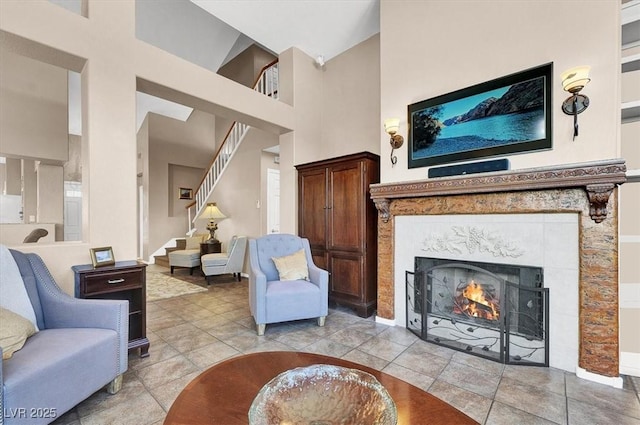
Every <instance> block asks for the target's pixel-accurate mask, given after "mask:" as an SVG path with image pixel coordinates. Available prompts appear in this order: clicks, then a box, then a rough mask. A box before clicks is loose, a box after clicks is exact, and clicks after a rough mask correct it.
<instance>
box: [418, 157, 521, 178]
mask: <svg viewBox="0 0 640 425" xmlns="http://www.w3.org/2000/svg"><path fill="white" fill-rule="evenodd" d="M508 169H509V160H508V159H506V158H503V159H492V160H489V161H479V162H469V163H467V164H459V165H446V166H444V167H433V168H429V172H428V176H429V178H432V177H448V176H459V175H464V174H476V173H488V172H491V171H504V170H508Z"/></svg>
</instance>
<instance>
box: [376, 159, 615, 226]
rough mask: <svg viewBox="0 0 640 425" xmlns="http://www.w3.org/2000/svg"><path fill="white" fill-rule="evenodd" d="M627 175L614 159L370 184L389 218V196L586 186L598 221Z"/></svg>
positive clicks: (382, 214) (384, 216)
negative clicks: (615, 189)
mask: <svg viewBox="0 0 640 425" xmlns="http://www.w3.org/2000/svg"><path fill="white" fill-rule="evenodd" d="M626 179H627V178H626V166H625V163H624V160H622V159H612V160H606V161H597V162H585V163H579V164H568V165H561V166H553V167H542V168H529V169H523V170H510V171H501V172H495V173H483V174H478V175H462V176H454V177H442V178H435V179H430V180H421V181H412V182H405V183H385V184H374V185H371V198H372V199H373V201H374V202H375V204H376V208H378V211H379V214H380V218H381V219H382V221H385V222H386V221H387V220H389V200H390V199H397V198H416V197H431V196H446V195H463V194H472V193H495V192H517V191H524V190H527V191H530V190H543V189H558V188H574V187H583V188H584V189H585V190H586V193H587V196H588V198H589V202H590V211H589V215H590V216H591V218H592V219H593V220H594V221H595V222H596V223H599V222H601V221H602V220H604V219H605V218H606V216H607V203H608V201H609V196H610V195H611V192H612V191H613V189H614V187H615V186H616V185H619V184H622V183H624V182H625V181H626Z"/></svg>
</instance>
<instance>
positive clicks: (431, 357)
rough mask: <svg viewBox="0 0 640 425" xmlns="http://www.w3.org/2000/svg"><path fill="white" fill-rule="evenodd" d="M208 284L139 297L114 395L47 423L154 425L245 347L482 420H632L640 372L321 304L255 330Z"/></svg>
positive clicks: (236, 299) (243, 297) (239, 287)
mask: <svg viewBox="0 0 640 425" xmlns="http://www.w3.org/2000/svg"><path fill="white" fill-rule="evenodd" d="M154 269H155V270H162V268H161V267H159V266H150V270H154ZM176 273H180V272H179V271H177V272H176ZM184 273H185V274H186V273H188V272H186V271H184ZM214 282H215V283H213V284H212V285H211V286H210V287H209V290H208V292H203V293H199V294H193V295H186V296H181V297H175V298H170V299H165V300H159V301H155V302H150V303H148V313H147V336H148V337H149V340H150V342H151V349H150V356H149V357H147V358H145V359H140V358H139V357H138V356H137V355H134V354H131V355H130V356H129V370H128V371H127V373H126V374H125V377H124V384H123V388H122V390H121V391H120V392H119V393H118V394H116V395H113V396H109V395H108V394H107V393H106V392H105V391H104V390H103V391H99V392H97V393H95V394H94V395H93V396H91V397H90V398H88V399H87V400H85V401H84V402H82V403H80V404H79V405H78V406H76V407H75V408H74V409H72V410H71V411H70V412H68V413H67V414H65V415H63V416H62V417H60V418H59V419H58V420H57V421H56V422H55V424H56V425H61V424H74V425H77V424H82V425H89V424H99V425H103V424H127V425H129V424H131V425H146V424H153V425H156V424H162V422H163V420H164V417H165V415H166V412H167V411H168V410H169V408H170V407H171V403H172V402H173V400H175V398H176V397H177V395H178V394H179V393H180V391H181V390H182V389H183V388H184V387H185V386H186V385H187V383H189V382H190V381H191V380H192V379H193V378H195V377H196V376H197V375H198V374H199V373H200V372H202V371H203V370H205V369H207V368H208V367H210V366H212V365H214V364H216V363H218V362H220V361H222V360H225V359H227V358H230V357H232V356H237V355H241V354H244V353H250V352H256V351H269V350H298V351H308V352H315V353H320V354H325V355H331V356H335V357H341V358H344V359H347V360H351V361H354V362H356V363H361V364H365V365H368V366H370V367H372V368H375V369H379V370H382V371H384V372H386V373H388V374H391V375H394V376H396V377H398V378H400V379H403V380H405V381H407V382H409V383H411V384H413V385H415V386H417V387H419V388H422V389H424V390H425V391H428V392H429V393H431V394H433V395H435V396H436V397H439V398H441V399H442V400H444V401H446V402H448V403H449V404H451V405H453V406H455V407H456V408H458V409H459V410H462V411H463V412H465V413H466V414H467V415H469V416H471V417H472V418H474V419H476V420H477V421H478V422H480V423H481V424H505V425H514V424H570V425H574V424H575V425H577V424H580V425H588V424H599V425H600V424H602V425H613V424H616V425H617V424H620V425H627V424H628V425H631V424H635V425H640V396H639V391H640V378H630V377H625V380H624V389H614V388H611V387H608V386H604V385H600V384H595V383H592V382H589V381H585V380H582V379H579V378H577V377H576V376H575V375H574V374H572V373H567V372H564V371H561V370H557V369H550V368H531V367H522V366H520V367H519V366H504V365H501V364H498V363H495V362H492V361H488V360H484V359H481V358H479V357H474V356H469V355H466V354H464V353H461V352H458V351H454V350H450V349H447V348H443V347H439V346H436V345H433V344H430V343H427V342H424V341H421V340H419V339H418V338H416V337H415V336H414V335H413V334H412V333H410V332H408V331H407V330H406V329H403V328H398V327H390V326H386V325H381V324H378V323H376V322H375V321H374V320H373V319H371V318H369V319H362V318H359V317H357V316H356V315H354V314H352V313H351V312H350V311H349V310H346V309H341V308H339V309H331V310H330V312H329V316H328V317H327V320H326V325H325V327H323V328H320V327H318V326H317V325H316V322H315V320H306V321H298V322H292V323H283V324H275V325H267V330H266V333H265V335H264V336H262V337H259V336H257V334H256V332H255V325H254V323H253V319H252V318H251V315H250V313H249V307H248V304H247V299H248V298H247V292H248V291H247V281H246V280H244V279H243V281H242V282H241V283H237V282H233V280H232V279H231V277H229V279H226V278H225V277H216V279H215V280H214ZM201 284H202V285H204V284H205V283H204V280H202V281H201ZM412 425H420V424H412Z"/></svg>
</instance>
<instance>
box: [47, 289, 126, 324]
mask: <svg viewBox="0 0 640 425" xmlns="http://www.w3.org/2000/svg"><path fill="white" fill-rule="evenodd" d="M42 310H43V313H44V322H45V324H46V327H47V328H102V329H113V330H114V331H116V332H118V333H120V332H121V331H122V330H123V329H124V330H127V332H128V329H129V328H128V326H129V325H128V318H129V301H126V300H89V299H79V298H73V297H71V296H69V295H67V294H56V296H52V297H47V299H46V301H45V302H44V303H43V304H42Z"/></svg>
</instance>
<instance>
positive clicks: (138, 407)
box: [82, 392, 165, 425]
mask: <svg viewBox="0 0 640 425" xmlns="http://www.w3.org/2000/svg"><path fill="white" fill-rule="evenodd" d="M164 416H165V411H164V410H163V409H162V406H160V404H158V402H157V401H156V400H155V399H154V398H153V397H152V396H151V394H149V393H148V392H143V393H142V394H140V395H138V396H137V397H131V398H128V399H125V400H123V402H122V403H118V404H116V405H115V406H113V407H110V408H108V409H104V410H98V411H96V412H93V413H90V414H89V415H87V416H85V417H83V418H82V425H105V424H112V425H130V424H136V425H147V424H152V423H155V422H158V421H160V420H162V419H163V418H164Z"/></svg>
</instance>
